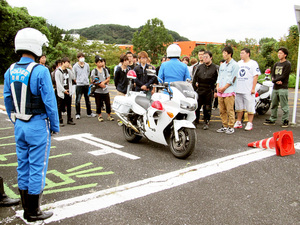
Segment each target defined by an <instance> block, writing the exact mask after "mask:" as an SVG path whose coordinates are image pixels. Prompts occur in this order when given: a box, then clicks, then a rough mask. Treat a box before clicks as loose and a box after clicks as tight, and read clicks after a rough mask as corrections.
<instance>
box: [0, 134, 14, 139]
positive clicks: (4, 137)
mask: <svg viewBox="0 0 300 225" xmlns="http://www.w3.org/2000/svg"><path fill="white" fill-rule="evenodd" d="M12 137H15V135H13V136H7V137H1V138H0V140H2V139H7V138H12Z"/></svg>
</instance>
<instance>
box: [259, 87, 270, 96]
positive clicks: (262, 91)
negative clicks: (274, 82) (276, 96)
mask: <svg viewBox="0 0 300 225" xmlns="http://www.w3.org/2000/svg"><path fill="white" fill-rule="evenodd" d="M268 91H269V87H268V86H265V85H261V86H260V87H259V89H258V91H257V92H258V94H259V95H262V94H264V93H266V92H268Z"/></svg>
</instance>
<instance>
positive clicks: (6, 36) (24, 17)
mask: <svg viewBox="0 0 300 225" xmlns="http://www.w3.org/2000/svg"><path fill="white" fill-rule="evenodd" d="M25 27H32V28H35V29H38V30H39V31H41V32H42V33H43V34H45V35H46V36H47V37H48V39H49V38H50V32H49V30H48V28H47V24H46V19H44V18H42V17H35V16H30V15H29V14H28V11H27V9H26V8H24V7H21V8H18V7H14V8H12V7H11V6H9V4H8V3H7V2H6V1H5V0H1V1H0V58H1V64H0V74H1V77H0V83H2V82H3V79H4V76H3V75H4V73H5V71H6V69H7V68H8V67H9V66H10V65H11V64H12V63H13V62H15V61H17V60H18V58H19V56H18V55H17V54H16V53H15V52H14V38H15V35H16V33H17V31H18V30H20V29H22V28H25Z"/></svg>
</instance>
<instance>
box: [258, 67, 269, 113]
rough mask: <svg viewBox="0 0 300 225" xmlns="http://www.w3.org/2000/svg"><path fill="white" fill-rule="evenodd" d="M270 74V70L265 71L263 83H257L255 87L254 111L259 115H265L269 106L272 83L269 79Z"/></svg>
mask: <svg viewBox="0 0 300 225" xmlns="http://www.w3.org/2000/svg"><path fill="white" fill-rule="evenodd" d="M270 73H271V71H270V69H267V70H266V71H265V75H266V76H265V78H264V81H263V82H262V83H260V82H257V84H256V87H255V111H256V112H257V113H258V114H259V115H264V114H266V113H267V112H268V110H269V108H270V106H271V96H272V91H273V82H272V81H271V79H270V77H269V75H270Z"/></svg>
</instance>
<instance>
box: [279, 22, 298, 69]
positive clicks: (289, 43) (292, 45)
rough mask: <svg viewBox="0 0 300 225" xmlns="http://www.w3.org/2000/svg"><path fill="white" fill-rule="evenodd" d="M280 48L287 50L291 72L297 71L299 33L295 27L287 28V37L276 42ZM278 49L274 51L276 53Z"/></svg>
mask: <svg viewBox="0 0 300 225" xmlns="http://www.w3.org/2000/svg"><path fill="white" fill-rule="evenodd" d="M280 47H286V48H287V49H288V50H289V55H288V58H287V60H289V61H290V62H291V64H292V67H291V71H292V72H293V73H295V72H296V69H297V62H298V47H299V31H298V27H297V25H294V26H291V27H290V28H289V34H288V36H286V37H283V38H281V39H280V41H279V42H278V48H280ZM278 48H277V49H276V51H277V50H278ZM276 57H277V54H276ZM276 61H278V58H277V59H276Z"/></svg>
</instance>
